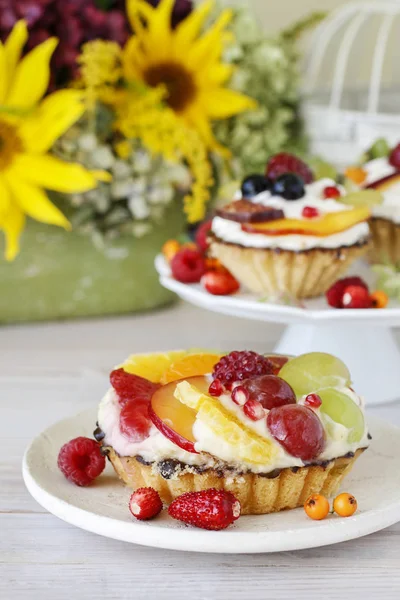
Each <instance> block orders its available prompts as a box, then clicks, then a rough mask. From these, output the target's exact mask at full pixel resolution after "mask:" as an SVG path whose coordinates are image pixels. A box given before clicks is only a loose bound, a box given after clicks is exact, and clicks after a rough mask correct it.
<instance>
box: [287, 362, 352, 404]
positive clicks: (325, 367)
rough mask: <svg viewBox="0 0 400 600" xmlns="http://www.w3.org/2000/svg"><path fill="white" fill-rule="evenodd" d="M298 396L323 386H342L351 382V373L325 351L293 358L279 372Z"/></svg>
mask: <svg viewBox="0 0 400 600" xmlns="http://www.w3.org/2000/svg"><path fill="white" fill-rule="evenodd" d="M279 377H282V379H284V380H285V381H287V383H288V384H289V385H291V386H292V388H293V389H294V391H295V393H296V395H297V396H304V395H305V394H310V393H311V392H316V391H318V390H320V389H321V388H326V387H340V386H345V385H349V384H350V373H349V370H348V368H347V367H346V365H345V364H344V363H343V362H342V361H341V360H339V359H338V358H336V356H332V354H326V353H325V352H310V353H309V354H302V355H301V356H297V357H296V358H292V359H291V360H289V361H288V362H287V363H286V364H285V365H283V367H282V369H281V370H280V372H279Z"/></svg>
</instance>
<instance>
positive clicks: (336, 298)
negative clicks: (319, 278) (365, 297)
mask: <svg viewBox="0 0 400 600" xmlns="http://www.w3.org/2000/svg"><path fill="white" fill-rule="evenodd" d="M349 285H356V286H361V287H364V288H365V289H366V290H367V291H368V285H367V284H366V283H365V281H364V280H363V279H361V277H344V278H343V279H338V280H337V281H336V282H335V283H334V284H333V285H331V287H330V288H329V290H328V291H327V292H326V294H325V296H326V299H327V302H328V304H329V306H333V308H343V294H344V290H345V289H346V287H348V286H349Z"/></svg>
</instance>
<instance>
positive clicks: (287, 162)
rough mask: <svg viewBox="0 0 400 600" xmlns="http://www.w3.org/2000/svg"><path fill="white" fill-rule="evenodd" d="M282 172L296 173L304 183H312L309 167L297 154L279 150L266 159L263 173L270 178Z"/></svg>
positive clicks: (312, 175)
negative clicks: (266, 162)
mask: <svg viewBox="0 0 400 600" xmlns="http://www.w3.org/2000/svg"><path fill="white" fill-rule="evenodd" d="M284 173H296V174H297V175H300V177H301V178H302V179H303V181H304V183H312V182H313V181H314V174H313V172H312V171H311V169H310V168H309V167H308V166H307V165H306V163H305V162H303V161H302V160H301V159H300V158H297V156H294V154H289V153H288V152H280V153H279V154H275V156H271V158H270V159H269V161H268V164H267V168H266V171H265V174H266V175H267V176H268V177H270V178H271V179H276V178H277V177H279V176H280V175H283V174H284Z"/></svg>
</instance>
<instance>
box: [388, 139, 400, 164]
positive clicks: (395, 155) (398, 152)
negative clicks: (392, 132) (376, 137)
mask: <svg viewBox="0 0 400 600" xmlns="http://www.w3.org/2000/svg"><path fill="white" fill-rule="evenodd" d="M389 163H390V164H391V165H392V167H395V168H396V169H398V170H400V144H397V146H395V147H394V148H393V150H392V151H391V153H390V154H389Z"/></svg>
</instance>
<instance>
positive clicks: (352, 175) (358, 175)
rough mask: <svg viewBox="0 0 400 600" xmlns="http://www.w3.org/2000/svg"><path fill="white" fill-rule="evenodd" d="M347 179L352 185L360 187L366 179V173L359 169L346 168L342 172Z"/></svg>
mask: <svg viewBox="0 0 400 600" xmlns="http://www.w3.org/2000/svg"><path fill="white" fill-rule="evenodd" d="M344 174H345V176H346V177H347V179H350V181H352V182H353V183H355V184H357V185H361V184H362V183H364V181H365V180H366V178H367V172H366V171H365V170H364V169H362V168H361V167H347V169H346V170H345V172H344Z"/></svg>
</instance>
